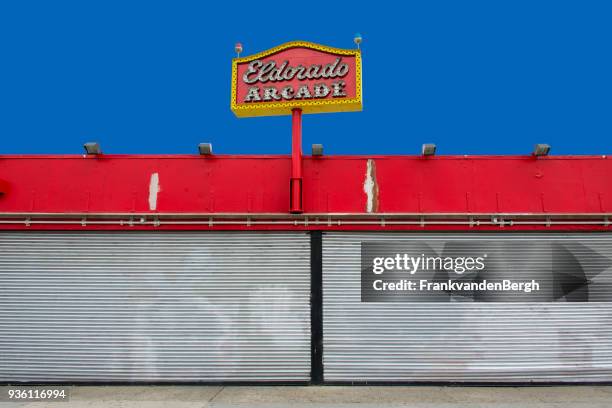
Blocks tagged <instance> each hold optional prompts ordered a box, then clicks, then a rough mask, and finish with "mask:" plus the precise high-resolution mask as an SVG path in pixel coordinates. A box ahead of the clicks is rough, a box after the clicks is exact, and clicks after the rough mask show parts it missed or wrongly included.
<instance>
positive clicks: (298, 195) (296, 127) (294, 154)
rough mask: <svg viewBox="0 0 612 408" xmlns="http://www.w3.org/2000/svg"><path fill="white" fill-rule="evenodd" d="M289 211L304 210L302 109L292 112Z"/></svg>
mask: <svg viewBox="0 0 612 408" xmlns="http://www.w3.org/2000/svg"><path fill="white" fill-rule="evenodd" d="M290 188H291V191H290V194H291V196H290V203H289V211H290V212H292V213H297V214H299V213H301V212H303V209H302V109H300V108H294V109H292V110H291V182H290Z"/></svg>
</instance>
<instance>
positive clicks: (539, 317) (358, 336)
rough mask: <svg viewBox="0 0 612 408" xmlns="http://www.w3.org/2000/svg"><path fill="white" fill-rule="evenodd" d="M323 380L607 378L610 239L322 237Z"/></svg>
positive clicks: (611, 369) (611, 330)
mask: <svg viewBox="0 0 612 408" xmlns="http://www.w3.org/2000/svg"><path fill="white" fill-rule="evenodd" d="M323 365H324V377H325V381H327V382H333V381H356V382H359V381H362V382H365V381H369V382H375V381H380V382H389V381H408V382H410V381H458V382H461V381H486V382H531V381H533V382H579V381H580V382H584V381H611V380H612V234H597V233H591V234H589V233H581V234H502V233H491V234H424V233H423V234H418V233H413V234H408V233H402V234H395V233H327V234H324V235H323Z"/></svg>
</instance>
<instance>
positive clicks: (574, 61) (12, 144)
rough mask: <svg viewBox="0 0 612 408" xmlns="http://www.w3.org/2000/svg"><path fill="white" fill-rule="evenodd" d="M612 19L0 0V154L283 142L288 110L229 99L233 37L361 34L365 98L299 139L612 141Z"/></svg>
mask: <svg viewBox="0 0 612 408" xmlns="http://www.w3.org/2000/svg"><path fill="white" fill-rule="evenodd" d="M214 3H218V4H214ZM611 21H612V3H611V2H604V1H601V2H597V1H589V2H578V1H576V2H563V1H554V2H553V1H551V2H544V1H539V2H536V1H525V2H522V1H521V2H519V1H515V2H500V1H496V2H490V1H488V2H473V1H465V2H463V1H462V2H457V1H449V2H441V1H427V2H425V1H422V2H407V3H405V4H404V3H401V4H399V2H393V3H392V2H383V1H372V2H363V3H361V2H357V1H353V2H342V1H335V0H330V1H320V2H312V1H310V2H300V1H295V2H256V1H250V2H240V1H231V2H230V1H226V2H204V1H198V2H188V1H175V2H170V1H167V2H153V1H149V2H136V1H121V2H113V1H99V2H94V1H90V2H89V1H88V2H82V1H80V2H65V1H55V2H34V1H20V2H18V1H14V2H2V3H0V153H1V154H12V153H15V154H22V153H23V154H25V153H36V154H38V153H52V154H55V153H81V152H82V144H83V142H85V141H89V140H96V141H99V142H100V143H101V144H102V147H103V150H104V151H105V152H106V153H155V154H160V153H161V154H164V153H168V154H174V153H195V152H196V146H197V144H198V143H199V142H202V141H210V142H212V143H213V146H214V150H215V152H216V153H228V154H233V153H236V154H249V153H253V154H265V153H270V154H279V153H281V154H284V153H289V151H290V119H289V117H269V118H248V119H237V118H235V117H234V115H233V114H232V113H231V111H230V109H229V92H230V74H231V72H230V68H231V58H232V57H233V56H234V43H235V42H236V41H240V42H242V44H243V46H244V53H243V55H248V54H251V53H255V52H258V51H262V50H265V49H267V48H270V47H273V46H275V45H278V44H280V43H283V42H286V41H292V40H308V41H313V42H317V43H322V44H327V45H331V46H335V47H341V48H352V47H353V46H354V44H353V35H354V33H355V32H360V33H361V34H362V36H363V38H364V42H363V45H362V49H363V64H364V73H363V81H364V111H363V112H358V113H334V114H320V115H308V116H304V125H303V126H304V147H305V148H304V150H305V151H306V152H309V151H310V148H309V147H308V146H310V145H311V144H312V143H323V145H324V146H325V152H326V153H330V154H414V153H417V152H418V151H419V149H420V145H421V144H422V143H426V142H433V143H436V144H437V145H438V152H439V153H440V154H523V153H528V152H529V151H531V149H532V146H533V144H534V143H538V142H542V143H549V144H551V145H552V151H551V153H553V154H610V153H612V23H611Z"/></svg>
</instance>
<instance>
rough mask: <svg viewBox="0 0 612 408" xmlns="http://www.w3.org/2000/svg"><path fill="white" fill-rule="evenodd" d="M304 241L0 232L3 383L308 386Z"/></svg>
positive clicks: (265, 236) (258, 236) (223, 235)
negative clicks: (293, 383)
mask: <svg viewBox="0 0 612 408" xmlns="http://www.w3.org/2000/svg"><path fill="white" fill-rule="evenodd" d="M309 294H310V252H309V238H308V235H307V234H301V233H244V232H240V233H238V232H237V233H231V232H205V233H202V232H185V233H165V232H156V233H151V232H146V233H144V232H142V233H141V232H133V233H121V232H86V233H85V232H74V233H65V232H61V233H59V232H58V233H56V232H48V233H44V232H27V233H16V232H3V233H0V381H2V382H17V381H41V382H44V381H57V382H61V381H243V380H244V381H308V380H309V378H310V305H309Z"/></svg>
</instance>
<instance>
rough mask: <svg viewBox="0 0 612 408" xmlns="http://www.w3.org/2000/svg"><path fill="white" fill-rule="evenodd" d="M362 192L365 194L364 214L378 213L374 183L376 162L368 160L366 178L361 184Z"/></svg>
mask: <svg viewBox="0 0 612 408" xmlns="http://www.w3.org/2000/svg"><path fill="white" fill-rule="evenodd" d="M363 191H364V192H365V193H366V197H367V199H366V212H369V213H371V212H376V211H378V182H377V181H376V162H374V160H372V159H368V163H367V167H366V177H365V181H364V182H363Z"/></svg>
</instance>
